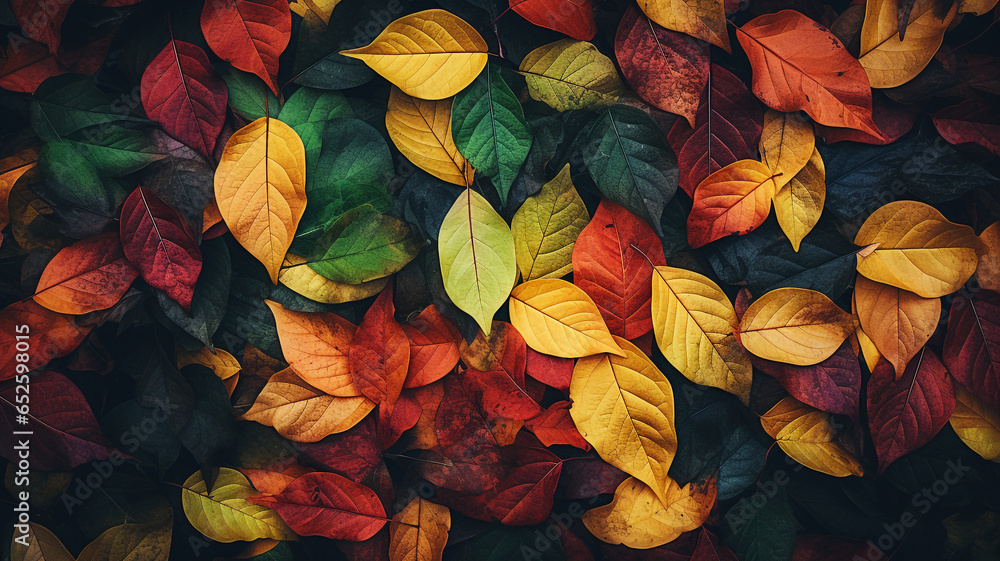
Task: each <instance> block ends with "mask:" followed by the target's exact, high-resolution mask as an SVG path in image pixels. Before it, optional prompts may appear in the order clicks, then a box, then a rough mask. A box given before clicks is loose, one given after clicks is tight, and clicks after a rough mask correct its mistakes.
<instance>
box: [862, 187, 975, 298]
mask: <svg viewBox="0 0 1000 561" xmlns="http://www.w3.org/2000/svg"><path fill="white" fill-rule="evenodd" d="M871 244H878V246H877V247H875V248H874V250H873V251H871V252H870V253H868V254H867V256H866V255H863V254H861V253H859V254H858V256H857V259H858V272H859V273H861V274H862V275H864V276H866V277H868V278H869V279H871V280H873V281H877V282H880V283H883V284H888V285H889V286H895V287H896V288H902V289H903V290H909V291H910V292H915V293H917V294H918V295H920V296H923V297H924V298H937V297H939V296H945V295H947V294H951V293H952V292H955V291H956V290H958V289H959V288H961V287H962V285H964V284H965V282H966V281H967V280H969V277H971V276H972V274H973V273H975V272H976V267H977V266H978V264H979V256H980V255H981V254H983V253H985V252H986V248H985V246H984V245H983V243H982V242H981V241H979V238H977V237H976V233H975V232H974V231H973V230H972V228H970V227H968V226H964V225H961V224H955V223H953V222H949V221H948V220H947V219H945V217H944V215H942V214H941V213H940V212H939V211H938V210H937V209H935V208H934V207H932V206H930V205H927V204H925V203H921V202H917V201H895V202H891V203H889V204H887V205H885V206H883V207H881V208H879V209H878V210H876V211H875V212H873V213H872V214H871V216H869V217H868V219H867V220H865V223H864V224H863V225H862V226H861V229H860V230H859V231H858V235H857V236H856V237H855V238H854V245H860V246H867V245H871Z"/></svg>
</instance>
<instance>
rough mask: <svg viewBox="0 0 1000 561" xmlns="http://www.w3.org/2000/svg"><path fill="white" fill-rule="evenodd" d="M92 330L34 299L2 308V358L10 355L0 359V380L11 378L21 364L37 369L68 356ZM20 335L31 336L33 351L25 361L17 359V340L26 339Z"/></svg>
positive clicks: (19, 352) (0, 333)
mask: <svg viewBox="0 0 1000 561" xmlns="http://www.w3.org/2000/svg"><path fill="white" fill-rule="evenodd" d="M22 326H24V327H22ZM90 329H91V328H90V326H87V327H83V326H80V325H77V324H76V322H75V321H74V319H73V317H72V316H67V315H63V314H57V313H56V312H53V311H51V310H47V309H45V308H43V307H41V306H39V305H38V304H36V303H35V301H34V300H22V301H20V302H16V303H14V304H11V305H10V306H7V307H6V308H4V309H3V311H0V357H7V358H6V359H0V362H2V369H0V380H6V379H8V378H12V377H13V376H14V374H15V370H16V368H17V365H18V364H26V365H27V369H28V370H34V369H36V368H38V367H40V366H44V365H45V364H47V363H48V362H49V361H50V360H52V359H54V358H57V357H61V356H66V355H68V354H69V353H70V352H72V351H73V349H75V348H77V347H78V346H79V345H80V343H82V342H83V339H84V338H85V337H86V336H87V333H89V332H90ZM18 335H28V337H29V342H28V345H29V351H30V352H28V353H26V354H27V358H28V362H26V363H22V362H19V361H18V360H17V359H18V358H19V357H18V355H19V354H21V351H19V350H18V348H17V343H18V342H19V341H23V340H24V339H18V338H17V336H18ZM21 348H22V349H23V348H24V345H23V344H22V345H21ZM21 358H23V356H22V357H21ZM17 373H18V374H20V373H21V372H17Z"/></svg>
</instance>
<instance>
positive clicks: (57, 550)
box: [10, 522, 74, 561]
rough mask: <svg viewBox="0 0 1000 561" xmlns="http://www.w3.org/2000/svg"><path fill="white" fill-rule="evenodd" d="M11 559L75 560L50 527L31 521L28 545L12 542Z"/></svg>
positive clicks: (30, 560) (26, 560) (23, 560)
mask: <svg viewBox="0 0 1000 561" xmlns="http://www.w3.org/2000/svg"><path fill="white" fill-rule="evenodd" d="M10 559H11V561H74V558H73V555H72V554H71V553H70V552H69V550H67V549H66V546H64V545H63V543H62V541H60V540H59V538H58V537H56V535H55V534H53V533H52V532H51V531H50V530H49V529H48V528H46V527H45V526H42V525H41V524H36V523H35V522H31V523H30V524H29V525H28V547H24V546H23V545H21V544H20V542H17V541H14V540H11V542H10Z"/></svg>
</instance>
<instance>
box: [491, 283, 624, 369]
mask: <svg viewBox="0 0 1000 561" xmlns="http://www.w3.org/2000/svg"><path fill="white" fill-rule="evenodd" d="M510 322H511V323H512V324H513V325H514V328H515V329H517V331H518V333H520V334H521V335H522V336H523V337H524V340H525V342H526V343H528V346H529V347H531V348H532V349H534V350H536V351H538V352H540V353H542V354H547V355H552V356H558V357H563V358H578V357H582V356H590V355H596V354H599V353H613V354H617V355H620V354H622V350H621V348H619V347H618V345H617V344H615V340H614V339H613V338H612V335H611V332H610V331H608V326H607V324H606V323H604V318H603V317H601V311H600V310H599V309H598V308H597V304H595V303H594V301H593V300H591V299H590V296H587V293H586V292H584V291H583V289H582V288H580V287H578V286H576V285H574V284H572V283H569V282H566V281H564V280H560V279H537V280H533V281H528V282H526V283H524V284H520V285H518V286H517V287H515V288H514V290H513V292H511V294H510Z"/></svg>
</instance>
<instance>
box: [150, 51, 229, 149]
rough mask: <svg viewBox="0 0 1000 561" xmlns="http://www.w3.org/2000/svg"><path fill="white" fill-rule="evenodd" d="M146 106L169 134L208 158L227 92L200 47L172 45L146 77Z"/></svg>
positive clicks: (219, 129)
mask: <svg viewBox="0 0 1000 561" xmlns="http://www.w3.org/2000/svg"><path fill="white" fill-rule="evenodd" d="M141 93H142V107H143V109H145V110H146V115H148V116H149V118H150V119H152V120H154V121H156V122H158V123H159V124H160V126H161V127H163V130H164V131H166V133H167V134H169V135H170V136H173V137H174V138H176V139H177V140H180V141H181V142H183V143H184V144H187V145H188V146H190V147H191V148H194V149H195V150H196V151H198V153H200V154H201V155H203V156H205V157H206V158H208V157H210V156H211V154H212V152H213V151H214V150H215V142H216V140H217V139H218V138H219V134H220V133H221V132H222V126H223V124H225V121H226V105H227V104H228V103H229V90H228V89H227V88H226V83H225V82H224V81H223V80H222V78H221V77H220V76H219V75H218V73H217V72H216V71H215V69H214V68H212V65H211V63H210V62H209V60H208V55H206V54H205V51H203V50H201V48H200V47H198V46H197V45H192V44H191V43H185V42H184V41H176V40H171V41H170V42H169V43H167V46H166V47H164V48H163V50H162V51H160V54H158V55H156V58H154V59H153V61H152V62H151V63H149V66H147V67H146V71H145V72H143V74H142V84H141Z"/></svg>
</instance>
